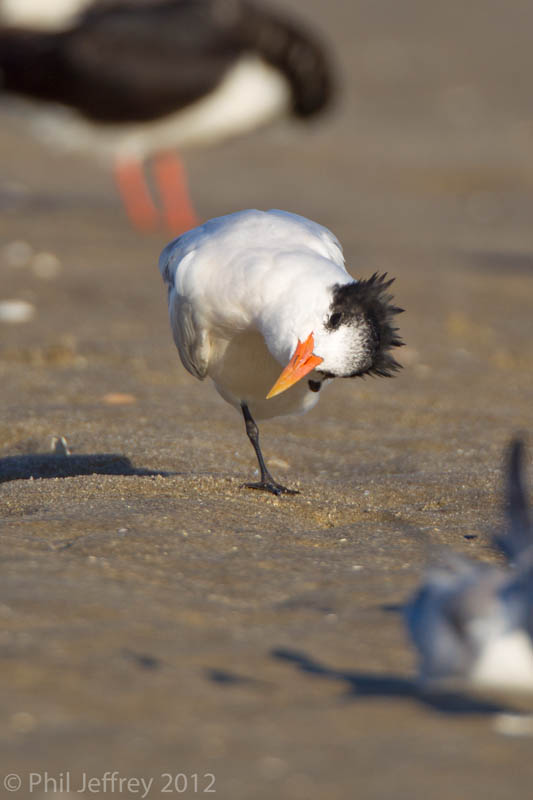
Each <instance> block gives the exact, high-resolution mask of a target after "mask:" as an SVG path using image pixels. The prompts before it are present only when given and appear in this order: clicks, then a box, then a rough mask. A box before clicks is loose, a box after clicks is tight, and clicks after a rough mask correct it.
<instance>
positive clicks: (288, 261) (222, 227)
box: [159, 210, 403, 494]
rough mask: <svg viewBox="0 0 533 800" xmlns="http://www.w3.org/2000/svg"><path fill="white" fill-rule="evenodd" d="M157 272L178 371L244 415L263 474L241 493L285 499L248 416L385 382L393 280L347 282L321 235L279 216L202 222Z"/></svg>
mask: <svg viewBox="0 0 533 800" xmlns="http://www.w3.org/2000/svg"><path fill="white" fill-rule="evenodd" d="M159 269H160V271H161V274H162V276H163V279H164V281H165V284H166V286H167V289H168V306H169V313H170V322H171V327H172V333H173V335H174V341H175V343H176V347H177V348H178V352H179V355H180V358H181V360H182V363H183V366H184V367H185V369H187V370H188V371H189V372H190V373H191V374H192V375H194V376H196V377H197V378H199V379H200V380H203V379H204V378H205V377H206V376H209V377H210V378H211V379H212V380H213V381H214V383H215V386H216V388H217V391H218V392H219V394H220V395H221V396H222V397H223V398H224V400H226V402H228V403H230V404H231V405H232V406H234V407H235V408H237V409H239V410H240V411H242V414H243V416H244V421H245V425H246V433H247V435H248V438H249V439H250V442H251V443H252V446H253V448H254V450H255V453H256V456H257V460H258V462H259V468H260V471H261V480H260V482H259V483H252V484H247V486H249V487H250V488H253V489H264V490H266V491H269V492H272V493H273V494H280V493H283V492H287V493H293V492H290V490H288V489H286V488H285V487H284V486H282V485H281V484H279V483H277V482H276V481H275V480H274V479H273V478H272V476H271V475H270V473H269V471H268V469H267V467H266V465H265V462H264V460H263V456H262V453H261V449H260V447H259V432H258V429H257V425H256V423H255V421H254V417H255V418H257V419H261V418H262V419H268V418H271V417H276V416H280V415H284V414H294V413H302V412H304V411H307V410H309V409H310V408H312V407H313V406H314V405H315V403H316V402H317V400H318V396H319V392H320V389H321V388H322V386H323V385H325V384H326V383H328V382H329V381H330V380H331V379H332V378H355V377H358V376H363V375H369V374H374V375H382V376H392V375H393V374H394V373H395V372H396V370H397V369H399V367H400V365H399V364H398V363H397V362H396V361H395V359H394V358H393V357H392V355H391V353H390V351H391V350H392V349H393V348H396V347H399V346H400V345H402V344H403V342H402V341H401V339H400V337H399V336H398V334H397V329H396V328H395V327H394V326H393V324H392V322H393V318H394V316H395V315H396V314H398V313H399V312H400V311H401V310H402V309H399V308H397V307H396V306H394V305H393V304H392V297H391V296H390V295H389V294H388V289H389V287H390V285H391V283H392V280H386V279H385V277H386V276H385V275H377V274H374V275H372V277H370V278H368V279H367V280H354V278H352V276H351V275H350V274H349V273H348V272H347V270H346V268H345V266H344V257H343V254H342V248H341V246H340V244H339V242H338V240H337V239H336V238H335V236H334V235H333V234H332V233H331V232H330V231H329V230H328V229H327V228H324V227H322V226H321V225H317V223H315V222H311V221H310V220H308V219H305V218H304V217H300V216H298V215H296V214H290V213H288V212H286V211H277V210H272V211H266V212H265V211H255V210H248V211H240V212H237V213H235V214H229V215H228V216H225V217H219V218H218V219H212V220H209V221H208V222H206V223H205V224H204V225H202V226H201V227H199V228H196V229H195V230H193V231H189V232H188V233H185V234H183V236H180V237H179V238H177V239H176V240H175V241H173V242H170V244H169V245H167V247H166V248H165V249H164V250H163V252H162V253H161V257H160V259H159ZM280 367H283V370H282V371H281V374H280ZM303 378H306V380H303Z"/></svg>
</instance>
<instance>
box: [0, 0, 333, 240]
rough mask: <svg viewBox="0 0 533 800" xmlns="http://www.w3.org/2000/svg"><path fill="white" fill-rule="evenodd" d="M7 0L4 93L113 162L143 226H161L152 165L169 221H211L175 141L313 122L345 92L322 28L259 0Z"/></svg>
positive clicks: (36, 124) (45, 127)
mask: <svg viewBox="0 0 533 800" xmlns="http://www.w3.org/2000/svg"><path fill="white" fill-rule="evenodd" d="M1 2H3V6H2V5H0V11H2V12H3V24H2V25H0V75H1V78H2V80H1V86H0V95H1V97H2V99H5V97H8V96H11V97H12V98H15V99H16V108H17V109H22V110H24V111H29V118H30V120H31V122H32V128H33V129H34V130H35V131H36V132H37V134H38V135H39V136H40V137H41V138H43V139H45V140H46V141H47V142H49V143H50V144H53V145H60V146H63V147H65V148H66V149H70V150H79V151H80V152H84V151H86V152H88V153H91V154H95V155H96V156H98V157H99V158H101V159H103V160H104V161H111V162H112V163H113V165H114V174H115V179H116V182H117V185H118V188H119V190H120V192H121V195H122V199H123V202H124V206H125V208H126V210H127V212H128V215H129V217H130V219H131V220H132V222H133V223H134V224H135V226H136V227H138V228H141V229H146V230H149V229H152V228H154V227H156V226H157V225H158V223H159V220H160V213H159V211H158V209H157V207H156V204H155V203H154V200H153V198H152V196H151V192H150V190H149V187H148V185H147V183H146V180H145V177H144V173H143V170H142V165H143V164H144V163H145V162H146V161H147V160H148V159H150V158H154V179H155V183H156V186H157V190H158V193H159V196H160V201H161V204H162V206H163V212H164V217H165V221H166V224H167V226H168V227H169V228H170V229H171V230H172V231H174V233H178V232H182V231H183V230H186V229H188V228H190V227H192V226H194V225H197V224H198V219H197V217H196V214H195V213H194V211H193V207H192V203H191V200H190V197H189V194H188V190H187V186H186V181H185V173H184V168H183V166H182V164H181V162H180V161H179V160H178V159H177V157H176V155H175V154H174V152H173V151H174V149H175V148H183V147H189V146H197V145H206V144H212V143H214V142H218V141H220V140H223V139H226V138H228V137H231V136H235V135H238V134H243V133H246V132H248V131H251V130H253V129H255V128H257V127H260V126H261V125H265V124H267V123H269V122H271V121H272V120H273V119H276V118H278V117H280V116H286V115H294V116H296V117H301V118H305V117H311V116H313V115H315V114H317V113H319V112H320V111H321V110H322V109H323V108H324V107H326V105H327V104H328V102H329V100H330V97H331V95H332V78H331V69H330V67H329V63H328V57H327V55H326V53H325V51H324V48H323V46H322V45H321V44H320V42H319V41H317V40H316V38H315V36H314V34H312V33H310V32H308V31H307V29H306V27H305V26H302V25H301V24H300V23H298V22H294V21H293V20H292V18H291V17H290V16H289V17H286V16H285V14H284V13H283V12H278V11H274V10H273V9H271V8H269V7H264V8H263V7H261V6H260V5H256V4H255V3H254V2H249V0H109V1H108V2H96V3H94V2H90V0H24V2H22V3H21V0H0V3H1ZM19 3H21V5H17V4H19ZM88 5H89V6H90V7H89V8H86V7H87V6H88ZM16 25H18V26H19V27H16ZM31 26H33V27H31ZM12 102H13V100H12Z"/></svg>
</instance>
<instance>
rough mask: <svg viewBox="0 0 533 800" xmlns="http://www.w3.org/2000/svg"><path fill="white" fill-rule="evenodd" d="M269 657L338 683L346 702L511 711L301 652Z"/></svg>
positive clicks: (277, 652)
mask: <svg viewBox="0 0 533 800" xmlns="http://www.w3.org/2000/svg"><path fill="white" fill-rule="evenodd" d="M271 656H272V658H275V659H277V660H278V661H284V662H286V663H289V664H292V665H293V666H295V667H296V668H297V669H299V670H300V671H301V672H304V673H306V674H307V675H314V676H315V677H317V678H322V679H324V680H328V681H338V682H339V683H343V684H345V685H346V687H347V692H346V694H345V695H344V696H345V698H347V699H353V698H355V697H380V698H386V697H388V698H391V699H392V698H407V699H410V700H415V701H416V702H419V703H422V704H423V705H425V706H429V707H430V708H432V709H433V710H435V711H440V712H441V713H445V714H498V713H502V712H506V711H507V712H508V711H512V710H513V709H511V708H509V707H506V706H504V705H501V704H498V703H494V702H491V701H489V700H482V699H479V700H478V699H476V698H474V697H470V696H469V695H467V694H463V693H461V692H456V691H453V692H449V691H442V692H436V691H431V692H429V691H423V690H421V689H420V688H419V687H418V686H417V684H416V683H415V681H414V680H411V679H409V678H404V677H402V676H400V675H394V674H389V675H375V674H372V673H370V672H356V671H352V670H350V671H344V670H337V669H331V668H330V667H328V666H326V665H324V664H322V663H320V662H319V661H316V660H315V659H313V658H311V657H310V656H308V655H306V654H305V653H303V652H301V651H298V650H291V649H288V648H282V647H279V648H275V649H274V650H272V651H271Z"/></svg>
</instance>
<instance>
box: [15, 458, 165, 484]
mask: <svg viewBox="0 0 533 800" xmlns="http://www.w3.org/2000/svg"><path fill="white" fill-rule="evenodd" d="M176 474H177V473H175V472H164V471H162V470H153V469H144V468H143V467H134V466H133V464H132V463H131V461H130V460H129V458H127V457H126V456H122V455H120V454H119V453H88V454H85V455H57V454H55V453H29V454H28V455H22V456H8V457H7V458H0V483H5V482H6V481H22V480H29V479H30V478H35V479H37V478H74V477H76V476H79V475H137V476H141V477H147V476H157V475H160V476H162V477H163V478H167V477H169V476H170V475H176Z"/></svg>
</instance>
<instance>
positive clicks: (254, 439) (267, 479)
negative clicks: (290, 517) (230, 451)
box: [241, 403, 299, 495]
mask: <svg viewBox="0 0 533 800" xmlns="http://www.w3.org/2000/svg"><path fill="white" fill-rule="evenodd" d="M241 408H242V414H243V417H244V422H245V424H246V433H247V434H248V438H249V440H250V441H251V443H252V447H253V448H254V450H255V454H256V456H257V460H258V462H259V469H260V470H261V480H260V482H259V483H245V484H244V485H245V486H246V487H247V488H248V489H263V491H265V492H272V494H278V495H279V494H299V492H297V491H295V490H294V489H287V487H286V486H282V485H281V483H278V482H277V481H275V480H274V478H273V477H272V475H271V474H270V472H269V471H268V469H267V466H266V464H265V460H264V458H263V454H262V452H261V448H260V447H259V430H258V427H257V425H256V424H255V421H254V418H253V417H252V415H251V414H250V409H249V408H248V406H247V405H246V404H245V403H243V404H242V406H241Z"/></svg>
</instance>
